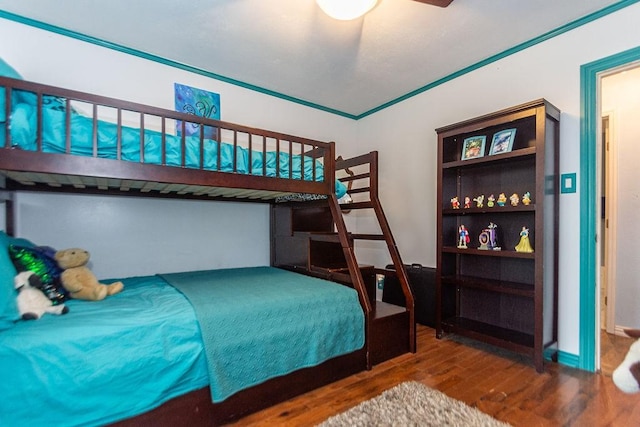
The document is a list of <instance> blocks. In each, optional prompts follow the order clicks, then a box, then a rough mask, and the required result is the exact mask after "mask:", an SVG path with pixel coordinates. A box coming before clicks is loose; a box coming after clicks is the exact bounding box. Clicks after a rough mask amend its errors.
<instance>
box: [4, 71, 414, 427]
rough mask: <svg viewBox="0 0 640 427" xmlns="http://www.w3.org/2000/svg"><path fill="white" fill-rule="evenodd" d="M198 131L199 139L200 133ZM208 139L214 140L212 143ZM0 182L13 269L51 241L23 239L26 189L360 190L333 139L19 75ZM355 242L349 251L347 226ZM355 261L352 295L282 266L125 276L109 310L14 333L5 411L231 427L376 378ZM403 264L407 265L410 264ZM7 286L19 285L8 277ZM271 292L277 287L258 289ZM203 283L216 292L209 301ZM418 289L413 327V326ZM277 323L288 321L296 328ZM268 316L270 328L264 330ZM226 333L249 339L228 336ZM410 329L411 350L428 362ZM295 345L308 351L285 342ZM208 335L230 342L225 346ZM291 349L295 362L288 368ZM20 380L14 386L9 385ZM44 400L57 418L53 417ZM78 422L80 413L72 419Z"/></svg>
mask: <svg viewBox="0 0 640 427" xmlns="http://www.w3.org/2000/svg"><path fill="white" fill-rule="evenodd" d="M187 126H191V127H195V128H198V129H199V132H197V133H196V134H194V135H187V132H186V131H185V130H186V128H187ZM205 130H207V131H211V130H213V134H214V137H213V138H206V137H205ZM343 163H344V165H349V164H352V163H349V161H346V162H344V161H343ZM0 176H1V177H2V178H3V179H4V181H5V182H4V189H3V190H0V195H1V196H2V199H3V200H4V202H5V206H6V234H5V233H0V249H5V251H0V252H2V253H0V263H2V262H5V263H9V262H10V260H9V261H8V260H7V259H4V260H3V258H2V257H3V256H5V252H6V248H8V247H9V246H10V245H22V247H33V246H36V245H37V244H41V245H46V244H47V243H46V242H29V241H26V240H24V239H20V238H18V237H15V236H14V234H15V233H14V231H15V230H14V220H15V212H14V209H13V204H14V202H13V194H15V192H19V191H34V190H35V191H52V192H74V193H77V192H84V193H96V194H117V195H131V196H136V197H171V198H188V199H205V200H234V201H238V200H246V201H251V202H265V203H271V204H275V203H276V202H279V201H286V202H287V203H291V200H300V201H306V200H309V199H311V200H315V201H317V199H320V200H327V201H328V203H329V204H330V205H332V206H337V205H338V203H339V199H341V198H344V197H345V194H346V190H347V187H346V186H345V185H344V184H343V182H342V181H343V180H340V179H336V178H335V177H336V163H335V147H334V143H331V142H320V141H315V140H312V139H307V138H302V137H296V136H292V135H287V134H283V133H278V132H272V131H268V130H263V129H256V128H251V127H247V126H242V125H237V124H233V123H228V122H223V121H218V120H212V119H208V118H202V117H198V116H194V115H190V114H186V113H181V112H176V111H170V110H165V109H161V108H156V107H150V106H145V105H141V104H137V103H131V102H126V101H122V100H118V99H113V98H107V97H103V96H97V95H93V94H88V93H83V92H78V91H73V90H68V89H64V88H58V87H53V86H47V85H42V84H38V83H34V82H28V81H24V80H22V79H21V78H19V76H15V75H9V76H8V77H0ZM312 203H313V202H312ZM332 212H333V213H334V218H333V219H334V220H335V219H336V209H335V208H333V207H332ZM338 229H339V231H340V229H341V228H340V227H338ZM342 234H343V236H341V239H342V241H343V242H345V241H346V237H345V235H346V230H344V225H343V224H342ZM393 245H394V246H395V244H393ZM344 246H345V244H343V247H344ZM345 251H346V252H345V254H347V255H348V249H345ZM5 258H6V257H5ZM348 258H349V266H350V270H347V271H348V272H347V276H349V271H350V274H351V276H352V279H353V280H347V282H350V283H348V284H349V286H344V284H345V282H344V281H341V282H342V284H338V283H336V281H335V280H332V278H330V277H328V276H327V277H323V276H322V275H317V274H316V275H315V276H316V277H313V276H314V275H313V274H308V275H305V274H300V273H299V272H292V271H287V270H286V269H281V268H276V267H257V268H248V269H229V270H213V271H201V272H184V273H176V274H169V275H155V276H149V277H134V278H124V279H120V280H122V281H123V282H124V284H125V291H124V292H122V293H120V294H118V295H114V296H112V297H109V298H108V299H107V300H104V301H101V302H100V303H86V302H83V301H74V300H71V301H68V302H67V304H68V306H69V308H70V313H69V314H68V315H65V316H45V317H43V318H42V319H40V320H38V321H37V322H25V321H18V322H15V323H13V324H12V326H10V327H8V328H5V329H4V330H0V347H3V351H1V352H0V365H2V366H4V367H3V368H2V372H3V378H4V379H3V382H2V383H3V385H2V386H0V388H2V395H3V397H4V398H3V399H2V400H0V407H2V406H6V407H3V408H2V410H0V413H1V414H2V415H0V424H3V425H10V424H11V423H13V422H16V421H17V420H20V419H23V418H24V417H27V416H28V418H29V421H30V422H32V423H35V424H34V425H37V424H38V423H41V424H48V423H51V422H53V423H54V424H66V423H67V422H68V423H69V424H83V425H102V424H108V423H117V424H120V425H141V424H149V425H177V424H181V425H187V424H189V425H196V424H199V425H210V424H212V423H213V424H219V423H224V422H226V421H229V420H233V419H237V418H239V417H242V416H243V415H245V414H247V413H250V412H254V411H256V410H259V409H262V408H264V407H268V406H270V405H272V404H275V403H278V402H281V401H284V400H286V399H289V398H291V397H293V396H296V395H299V394H301V393H304V392H306V391H309V390H312V389H314V388H317V387H319V386H321V385H324V384H328V383H330V382H334V381H336V380H338V379H340V378H344V377H346V376H349V375H352V374H354V373H357V372H360V371H362V370H365V369H368V368H370V367H371V360H370V359H369V348H368V346H369V345H368V342H369V336H368V334H369V330H370V326H369V325H370V323H371V320H370V319H371V318H372V317H371V316H372V313H373V311H374V308H372V302H371V297H370V296H368V295H367V292H366V290H365V289H364V283H363V279H362V277H361V276H360V271H359V270H358V268H357V267H354V265H355V264H354V263H355V258H354V257H353V256H348ZM351 258H353V260H352V259H351ZM396 263H397V264H398V267H399V269H400V270H402V268H400V267H401V262H400V261H399V258H398V260H397V262H396ZM3 268H4V267H3ZM6 270H7V271H8V270H9V268H8V267H7V269H6ZM2 280H3V281H5V282H6V281H7V280H8V277H7V274H6V273H4V277H3V279H2ZM256 283H259V284H261V285H264V284H265V283H268V284H269V286H266V287H265V286H260V289H259V290H257V289H255V285H256ZM203 284H204V285H203ZM205 285H206V286H205ZM0 286H5V287H7V286H13V285H12V284H10V285H7V284H6V283H0ZM282 286H284V287H282ZM203 287H207V288H211V289H212V290H207V292H208V293H206V294H204V293H203V291H202V288H203ZM404 287H405V289H408V286H406V280H405V285H404ZM265 288H269V289H265ZM243 289H244V291H243ZM268 292H270V295H267V293H268ZM408 292H409V294H407V298H408V299H407V312H408V314H407V315H406V316H405V317H406V319H408V320H409V322H410V323H411V324H412V325H413V312H412V309H413V301H412V297H411V295H410V291H408ZM252 295H253V296H252ZM255 295H258V296H257V297H256V296H255ZM212 301H213V302H215V303H216V304H217V305H215V306H214V307H212V303H211V302H212ZM265 301H272V304H275V306H274V305H271V306H269V304H267V303H265ZM319 302H320V303H319ZM258 306H259V307H258ZM263 306H266V307H263ZM1 309H2V307H0V310H1ZM263 309H264V310H265V311H261V310H263ZM269 310H271V311H269ZM207 311H209V312H211V311H213V312H215V313H214V316H213V317H211V315H210V313H209V314H207ZM221 312H222V314H221ZM273 312H278V313H281V312H288V313H289V314H285V318H286V319H287V320H286V321H283V320H282V319H281V318H277V317H272V316H274V315H273ZM312 313H315V314H314V315H313V316H312ZM301 314H302V315H303V316H304V318H305V319H306V320H308V321H309V322H308V323H305V322H302V321H301V319H300V316H301ZM1 315H4V316H5V319H4V320H6V313H4V314H3V313H0V316H1ZM203 316H210V317H203ZM225 316H226V317H225ZM286 316H289V317H286ZM265 318H266V319H270V322H265V323H264V324H262V326H261V327H256V324H257V323H262V320H261V319H265ZM113 319H117V321H114V320H113ZM246 319H251V322H247V321H246ZM292 319H293V320H292ZM322 319H324V320H322ZM403 319H404V318H403ZM0 320H2V319H0ZM282 323H293V324H294V325H293V329H295V331H294V332H292V331H291V329H283V328H278V327H276V325H281V324H282ZM321 323H325V325H321ZM1 324H2V322H0V325H1ZM223 324H227V325H232V326H235V327H237V328H240V329H235V330H233V329H229V330H224V328H222V327H219V325H223ZM64 328H68V329H64ZM407 328H408V329H409V327H407ZM0 329H1V328H0ZM410 329H411V333H412V334H413V336H412V344H411V345H409V348H410V350H411V351H415V332H414V330H413V326H411V327H410ZM221 330H222V333H221ZM267 330H268V331H269V333H265V331H267ZM322 331H324V332H322ZM249 332H258V333H257V335H265V336H267V341H268V342H267V343H266V344H262V343H259V342H258V338H257V337H256V334H251V335H250V334H249ZM216 334H217V335H216ZM292 334H293V335H296V334H297V337H298V338H297V339H298V341H297V342H293V343H290V342H287V341H285V340H284V338H285V337H289V336H291V335H292ZM168 336H171V338H170V339H169V338H168ZM238 338H240V339H238ZM234 339H235V340H234ZM209 340H211V341H216V342H223V343H225V345H226V347H222V348H213V349H212V347H213V346H211V345H210V344H209V342H208V341H209ZM116 342H118V343H119V344H115V343H116ZM123 343H124V344H123ZM133 343H135V344H133ZM138 345H140V347H139V346H138ZM141 348H144V349H146V350H145V351H147V350H148V352H146V353H145V351H140V349H141ZM265 348H267V349H268V351H267V350H264V349H265ZM285 348H288V349H289V350H288V351H285V350H284V349H285ZM95 349H102V350H104V349H106V350H105V351H102V352H101V351H100V350H95ZM65 352H66V353H65ZM276 353H279V354H282V353H286V354H285V356H286V357H284V359H285V360H282V359H283V357H282V356H277V357H276V356H274V354H276ZM290 353H295V354H293V355H291V354H290ZM256 355H258V356H260V357H257V356H256ZM288 358H291V359H292V360H286V359H288ZM109 359H111V360H109ZM269 360H271V361H273V362H274V363H273V364H274V365H277V366H273V367H272V368H273V369H271V370H270V371H268V372H261V370H260V368H261V367H260V366H258V365H260V364H263V365H268V364H269V363H268V361H269ZM236 362H237V363H236ZM229 366H231V368H230V371H231V373H229V370H227V368H229ZM107 367H111V369H113V370H112V371H106V369H107ZM142 367H145V369H142ZM14 368H17V369H14ZM102 370H105V372H101V371H102ZM116 372H119V374H117V375H116ZM16 374H17V375H16ZM5 375H12V376H10V377H9V378H10V380H9V381H7V380H6V378H7V377H5ZM48 381H50V383H48ZM18 382H19V383H20V384H16V383H18ZM109 383H112V385H113V386H114V387H113V388H107V385H108V384H109ZM102 391H104V393H102ZM53 396H55V397H53ZM73 396H75V399H73ZM78 400H80V401H81V402H82V403H81V404H76V403H74V402H77V401H78ZM44 401H46V402H47V403H46V404H45V405H46V406H49V407H55V408H56V409H55V410H54V411H50V410H44V409H43V402H44ZM27 402H32V403H27ZM101 406H102V409H100V410H96V409H95V408H100V407H101ZM12 408H19V409H15V410H12ZM92 408H93V409H92ZM65 412H66V413H67V414H68V416H69V417H76V418H75V419H74V418H67V421H65V419H64V416H63V415H64V414H65ZM9 413H12V415H8V414H9ZM36 414H37V416H36ZM54 414H57V415H54ZM61 414H62V415H61ZM56 416H57V417H61V416H62V418H55V417H56ZM3 417H4V418H5V419H4V420H3V419H2V418H3Z"/></svg>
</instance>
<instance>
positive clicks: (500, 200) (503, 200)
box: [498, 193, 507, 206]
mask: <svg viewBox="0 0 640 427" xmlns="http://www.w3.org/2000/svg"><path fill="white" fill-rule="evenodd" d="M505 203H507V196H505V195H504V193H500V195H499V196H498V206H504V205H505Z"/></svg>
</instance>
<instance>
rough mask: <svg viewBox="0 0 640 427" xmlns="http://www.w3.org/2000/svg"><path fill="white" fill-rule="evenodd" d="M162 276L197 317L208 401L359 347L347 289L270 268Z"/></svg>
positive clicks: (359, 320) (360, 324) (354, 303)
mask: <svg viewBox="0 0 640 427" xmlns="http://www.w3.org/2000/svg"><path fill="white" fill-rule="evenodd" d="M162 277H163V278H164V279H165V280H166V281H167V282H169V283H171V284H172V285H173V286H174V287H176V288H177V289H179V290H180V291H181V292H182V293H183V294H184V295H185V296H187V298H188V299H189V301H190V302H191V304H192V305H193V307H194V309H195V312H196V315H197V316H198V321H199V323H200V330H201V332H202V337H203V343H204V347H205V353H206V355H207V366H208V369H209V379H210V382H209V385H210V388H211V397H212V400H213V401H214V402H220V401H222V400H224V399H226V398H227V397H229V396H230V395H232V394H234V393H235V392H237V391H239V390H242V389H244V388H247V387H251V386H253V385H256V384H260V383H262V382H264V381H266V380H268V379H270V378H273V377H276V376H280V375H285V374H288V373H290V372H293V371H295V370H298V369H300V368H305V367H310V366H315V365H318V364H320V363H322V362H324V361H326V360H328V359H331V358H333V357H335V356H339V355H343V354H347V353H351V352H353V351H356V350H358V349H360V348H362V347H363V346H364V314H363V312H362V308H361V307H360V303H359V301H358V295H357V293H356V291H355V290H354V289H352V288H348V287H346V286H342V285H336V284H335V283H331V282H327V281H325V280H321V279H317V278H313V277H308V276H304V275H302V274H299V273H293V272H290V271H286V270H281V269H278V268H273V267H254V268H238V269H226V270H213V271H200V272H188V273H176V274H163V275H162Z"/></svg>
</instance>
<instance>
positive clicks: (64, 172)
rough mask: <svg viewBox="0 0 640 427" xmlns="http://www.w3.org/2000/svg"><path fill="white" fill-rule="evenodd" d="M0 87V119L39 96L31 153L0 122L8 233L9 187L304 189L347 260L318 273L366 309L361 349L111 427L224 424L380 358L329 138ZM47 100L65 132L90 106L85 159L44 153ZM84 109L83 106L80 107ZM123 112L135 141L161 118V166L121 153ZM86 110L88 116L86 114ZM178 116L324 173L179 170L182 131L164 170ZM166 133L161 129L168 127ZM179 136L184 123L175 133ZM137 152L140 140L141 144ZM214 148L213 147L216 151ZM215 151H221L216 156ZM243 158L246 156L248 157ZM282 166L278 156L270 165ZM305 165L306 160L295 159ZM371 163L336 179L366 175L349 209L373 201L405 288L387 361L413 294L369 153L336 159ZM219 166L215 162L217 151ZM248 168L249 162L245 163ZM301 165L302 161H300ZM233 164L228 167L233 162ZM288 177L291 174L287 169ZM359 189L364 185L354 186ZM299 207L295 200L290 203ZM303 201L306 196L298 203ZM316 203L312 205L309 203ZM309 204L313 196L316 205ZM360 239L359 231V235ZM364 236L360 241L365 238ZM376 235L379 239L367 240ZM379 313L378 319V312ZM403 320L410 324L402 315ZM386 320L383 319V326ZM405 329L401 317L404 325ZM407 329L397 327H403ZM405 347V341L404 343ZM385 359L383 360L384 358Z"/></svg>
mask: <svg viewBox="0 0 640 427" xmlns="http://www.w3.org/2000/svg"><path fill="white" fill-rule="evenodd" d="M0 87H4V88H5V96H4V98H5V99H4V100H5V106H6V111H7V112H6V116H5V117H4V118H0V122H2V121H3V119H4V121H5V122H6V123H7V124H9V123H10V119H11V118H10V113H11V111H12V107H11V106H12V93H14V91H28V92H31V93H33V94H35V95H36V99H37V118H36V123H37V130H36V149H35V150H34V151H28V150H22V149H18V148H15V147H12V142H11V131H10V126H5V127H4V140H5V144H4V145H3V146H0V175H1V176H3V177H4V178H5V183H4V184H5V185H4V190H0V196H2V197H1V198H2V199H4V201H5V205H6V228H7V230H6V231H7V233H8V234H9V235H14V232H15V227H14V220H15V218H14V209H13V200H12V199H13V197H12V193H13V192H15V191H48V192H66V193H92V194H113V195H129V196H135V197H164V198H187V199H205V200H233V201H249V202H262V203H272V204H274V203H276V201H277V200H278V199H279V198H281V197H283V196H290V195H296V194H310V195H321V196H325V198H326V203H328V204H329V206H330V211H331V214H332V216H333V221H335V225H336V230H337V233H336V236H337V237H336V239H335V241H337V242H340V245H341V247H342V249H343V252H344V257H345V260H346V262H347V266H346V270H343V271H342V272H341V273H337V272H333V273H327V272H325V273H324V274H320V276H321V277H325V278H328V279H330V280H334V281H338V282H341V283H350V285H351V286H353V287H354V288H355V289H356V290H357V291H358V294H359V299H360V303H361V306H362V308H363V311H364V313H365V322H366V325H365V341H366V342H365V346H364V348H362V349H361V350H358V351H355V352H353V353H350V354H346V355H343V356H340V357H337V358H334V359H331V360H328V361H326V362H325V363H322V364H321V365H318V366H315V367H311V368H305V369H302V370H299V371H296V372H293V373H291V374H289V375H286V376H283V377H278V378H274V379H271V380H269V381H267V382H265V383H263V384H260V385H257V386H254V387H251V388H249V389H246V390H243V391H241V392H238V393H237V394H235V395H233V396H231V397H230V398H228V399H226V400H225V401H223V402H220V403H212V402H211V398H210V392H209V388H208V387H206V388H203V389H200V390H197V391H194V392H191V393H188V394H186V395H183V396H180V397H178V398H174V399H172V400H170V401H168V402H166V403H165V404H163V405H161V406H160V407H158V408H156V409H154V410H152V411H149V412H146V413H143V414H141V415H139V416H136V417H134V418H131V419H128V420H123V421H121V422H118V423H116V424H118V425H177V424H185V425H186V424H188V425H211V424H214V425H217V424H220V423H224V422H227V421H230V420H234V419H238V418H240V417H242V416H244V415H247V414H249V413H251V412H255V411H257V410H260V409H263V408H266V407H268V406H271V405H273V404H275V403H278V402H282V401H284V400H287V399H289V398H291V397H294V396H297V395H299V394H302V393H305V392H307V391H310V390H312V389H315V388H318V387H320V386H322V385H326V384H329V383H331V382H334V381H336V380H338V379H341V378H344V377H347V376H349V375H352V374H355V373H357V372H360V371H363V370H366V369H371V367H372V365H373V364H375V363H378V362H379V361H380V360H375V358H372V357H371V354H370V352H371V348H372V346H378V347H380V346H381V345H383V344H381V343H380V339H378V340H377V341H376V339H375V338H373V339H372V337H371V329H372V326H371V325H373V324H374V322H375V321H376V320H375V319H376V311H377V312H380V313H381V312H382V311H384V310H383V309H382V308H380V307H378V308H377V307H376V304H375V300H374V298H372V296H371V295H370V294H367V289H366V288H367V286H368V285H367V284H366V283H365V281H366V280H365V278H363V274H362V271H361V269H360V268H359V266H358V264H357V260H356V258H355V254H354V250H353V240H354V238H357V236H354V235H351V234H350V233H349V232H348V231H347V229H346V226H345V224H344V221H343V219H342V213H341V208H340V206H339V204H338V201H337V198H336V196H335V181H334V180H335V177H336V161H335V158H336V156H335V144H334V143H333V142H320V141H315V140H311V139H307V138H301V137H296V136H292V135H287V134H283V133H278V132H272V131H267V130H263V129H256V128H252V127H247V126H241V125H237V124H233V123H228V122H223V121H218V120H212V119H207V118H202V117H197V116H193V115H189V114H185V113H180V112H176V111H171V110H166V109H161V108H156V107H150V106H146V105H142V104H137V103H132V102H126V101H122V100H118V99H114V98H108V97H103V96H97V95H93V94H88V93H83V92H78V91H73V90H68V89H63V88H58V87H53V86H47V85H42V84H38V83H33V82H27V81H22V80H15V79H11V78H4V77H0ZM45 96H53V97H58V98H59V99H62V100H63V102H64V103H65V104H66V109H65V111H66V113H65V114H66V128H67V129H69V127H70V123H71V120H72V113H71V111H72V106H73V105H74V104H75V103H81V104H82V105H83V107H85V108H86V106H89V108H88V109H89V110H91V113H90V114H88V116H90V117H92V119H93V129H94V130H93V135H92V138H93V155H92V156H78V155H74V154H72V153H71V146H72V141H71V137H70V136H69V135H67V136H66V153H49V152H44V151H43V144H42V138H43V135H42V128H43V125H42V121H43V113H42V105H43V100H44V99H45ZM85 108H83V109H85ZM104 108H107V109H109V110H110V111H111V113H112V114H114V115H115V123H116V124H117V129H118V145H117V156H116V157H117V158H116V159H107V158H101V157H99V156H98V146H97V130H96V129H97V124H98V120H99V119H98V117H99V113H98V112H99V110H100V109H104ZM125 114H128V115H131V114H134V115H137V117H138V123H137V128H139V129H140V135H141V137H142V136H143V135H144V131H145V129H146V126H145V125H146V123H147V117H149V116H151V117H155V118H159V120H160V123H161V130H160V131H161V132H162V134H163V137H162V141H163V147H162V156H161V157H162V162H161V163H162V164H147V163H142V162H132V161H126V160H122V159H121V149H122V146H121V141H120V135H121V129H122V127H123V126H124V124H123V116H124V115H125ZM85 115H87V114H85ZM173 120H177V121H181V122H182V123H183V124H184V123H186V122H191V123H195V124H198V125H200V129H203V128H204V127H205V126H211V127H214V128H216V129H217V136H218V138H217V141H221V140H223V139H224V135H223V134H226V135H227V139H228V140H229V139H230V143H232V144H234V146H236V144H238V143H239V142H238V141H239V140H243V141H244V144H245V145H247V148H248V149H249V152H251V151H252V150H258V151H260V150H261V151H262V152H263V153H264V154H266V150H267V145H268V143H267V141H269V144H271V146H274V145H275V150H276V152H280V151H281V150H283V151H286V152H288V153H291V154H292V155H293V154H295V155H299V156H301V157H302V158H303V159H304V157H310V158H312V159H322V165H323V166H322V167H323V177H324V179H322V180H318V179H316V172H315V169H314V171H313V180H304V179H292V177H291V175H289V176H286V174H284V173H283V174H281V173H280V171H279V170H278V171H277V173H276V176H275V177H269V176H261V174H252V175H249V174H241V173H236V172H233V171H232V172H221V171H216V170H205V168H204V167H203V165H202V160H201V165H200V167H199V168H193V167H185V159H184V152H185V139H184V137H182V153H183V154H182V165H180V166H169V165H166V164H164V162H165V159H166V157H165V147H164V142H165V136H164V135H165V133H167V128H168V127H170V126H169V124H170V121H173ZM167 134H168V133H167ZM182 134H183V135H184V127H183V133H182ZM203 141H204V136H203V132H202V131H201V132H200V143H201V144H202V143H203ZM140 149H141V151H142V152H144V144H142V143H141V144H140ZM220 151H221V150H220V149H218V153H220ZM218 156H220V154H218ZM249 156H251V154H249ZM202 158H203V149H202V147H201V148H200V159H202ZM279 163H280V162H279V161H278V162H277V164H279ZM301 163H302V164H303V165H304V161H303V162H301ZM366 163H369V164H368V166H369V168H370V172H369V173H368V174H364V175H359V176H356V177H353V176H347V177H346V178H342V179H341V180H342V181H345V182H350V181H354V180H357V179H361V178H363V177H364V178H369V179H370V186H369V187H368V188H367V190H366V191H369V192H370V193H371V199H372V200H373V204H372V205H367V206H364V204H363V203H360V204H358V203H354V204H352V205H351V206H352V207H354V208H356V209H357V208H359V207H362V208H363V207H374V208H375V209H376V213H378V211H379V213H380V214H381V215H382V216H381V217H380V215H378V219H381V220H382V221H381V223H382V224H383V227H382V228H383V234H388V238H387V244H388V246H389V250H390V252H391V255H392V259H393V261H394V264H395V267H396V268H395V271H397V273H394V274H397V275H398V277H399V279H400V282H401V284H402V286H403V291H404V293H405V296H406V308H402V310H401V311H402V312H403V317H402V319H403V320H402V322H406V323H407V325H406V329H407V331H408V335H407V336H408V337H409V339H408V340H404V341H406V343H405V342H404V341H403V342H402V343H401V345H400V349H399V350H397V351H396V352H395V353H393V354H390V356H389V357H393V356H395V355H397V354H401V353H402V352H406V351H411V352H415V323H414V316H413V297H412V294H411V290H410V288H409V286H408V281H407V277H406V274H405V271H404V268H403V264H402V261H401V259H400V257H399V254H398V252H397V248H396V247H395V242H394V241H393V238H392V237H391V233H390V230H389V227H388V224H387V223H386V219H385V218H384V214H382V211H381V207H380V206H379V201H378V200H377V153H375V152H374V153H372V154H370V155H365V156H360V157H358V158H355V159H347V160H342V159H340V160H339V161H338V165H339V168H340V169H343V170H348V169H349V168H350V167H354V166H358V165H362V164H366ZM217 164H218V165H220V164H221V162H220V157H218V162H217ZM249 164H251V160H249ZM303 167H304V166H303ZM233 168H234V170H235V168H236V165H235V164H234V167H233ZM288 170H289V173H290V172H291V170H292V167H291V165H290V167H289V169H288ZM356 191H363V190H356ZM296 203H299V202H296ZM301 203H307V202H301ZM310 203H314V202H310ZM315 203H317V201H315ZM360 237H363V236H360ZM365 238H366V237H365ZM373 239H374V240H384V238H382V239H381V238H379V237H373ZM372 271H373V272H374V273H381V274H389V271H382V270H377V269H376V270H368V274H370V273H371V272H372ZM302 273H305V274H311V275H316V276H318V275H319V274H318V272H315V273H314V272H311V271H306V272H305V271H302ZM380 313H378V315H379V314H380ZM407 320H408V321H407ZM383 323H384V324H385V325H386V324H387V323H388V322H387V323H385V322H383ZM403 325H404V323H403ZM402 327H403V328H405V326H402ZM383 328H384V327H383ZM405 344H406V345H405ZM385 357H386V356H385Z"/></svg>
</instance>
